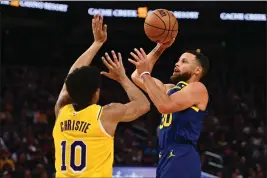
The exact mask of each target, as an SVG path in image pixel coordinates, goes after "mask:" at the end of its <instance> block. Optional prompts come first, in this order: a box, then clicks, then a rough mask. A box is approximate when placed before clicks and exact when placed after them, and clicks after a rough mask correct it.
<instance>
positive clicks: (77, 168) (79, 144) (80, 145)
mask: <svg viewBox="0 0 267 178" xmlns="http://www.w3.org/2000/svg"><path fill="white" fill-rule="evenodd" d="M66 148H67V141H62V142H61V150H62V162H61V163H62V165H61V171H62V172H64V171H66V170H67V169H68V168H67V165H69V166H68V167H69V168H70V169H71V170H72V172H73V173H78V172H82V171H84V169H85V168H86V145H85V144H84V142H83V141H74V142H73V143H71V145H70V149H69V150H68V149H66ZM77 149H80V151H81V157H80V165H77V164H76V163H75V160H76V150H77ZM66 156H69V158H68V160H69V163H66Z"/></svg>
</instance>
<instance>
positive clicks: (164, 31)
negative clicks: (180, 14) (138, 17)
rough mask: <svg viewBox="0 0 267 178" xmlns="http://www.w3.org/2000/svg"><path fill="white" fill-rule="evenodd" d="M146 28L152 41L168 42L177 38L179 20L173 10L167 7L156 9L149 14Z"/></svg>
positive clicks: (145, 24)
mask: <svg viewBox="0 0 267 178" xmlns="http://www.w3.org/2000/svg"><path fill="white" fill-rule="evenodd" d="M144 29H145V33H146V35H147V37H148V38H149V39H150V40H151V41H154V42H157V43H166V42H169V41H170V40H172V39H173V38H176V36H177V34H178V21H177V19H176V17H175V16H174V14H173V13H172V12H170V11H168V10H166V9H156V10H154V11H152V12H150V13H149V14H148V15H147V17H146V19H145V23H144Z"/></svg>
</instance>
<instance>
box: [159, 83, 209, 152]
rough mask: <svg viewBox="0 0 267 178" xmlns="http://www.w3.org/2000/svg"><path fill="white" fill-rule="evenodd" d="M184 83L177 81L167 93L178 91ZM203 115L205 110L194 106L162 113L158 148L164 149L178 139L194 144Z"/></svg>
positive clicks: (200, 127) (177, 141) (199, 130)
mask: <svg viewBox="0 0 267 178" xmlns="http://www.w3.org/2000/svg"><path fill="white" fill-rule="evenodd" d="M186 85H187V83H186V82H179V83H178V84H177V85H176V86H175V87H173V88H171V89H170V90H169V91H168V95H169V96H170V95H172V94H174V93H175V92H179V91H180V90H181V89H182V88H183V87H185V86H186ZM205 115H206V111H201V110H199V109H198V108H197V107H195V106H192V107H190V108H188V109H185V110H183V111H179V112H174V113H170V114H163V115H162V120H161V124H160V131H159V145H160V149H161V150H163V149H166V148H168V147H169V146H172V145H175V144H176V143H179V142H180V141H181V142H190V143H191V144H193V145H194V146H196V144H197V141H198V138H199V136H200V133H201V129H202V123H203V118H204V116H205Z"/></svg>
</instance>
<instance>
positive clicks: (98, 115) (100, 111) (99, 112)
mask: <svg viewBox="0 0 267 178" xmlns="http://www.w3.org/2000/svg"><path fill="white" fill-rule="evenodd" d="M102 109H103V107H102V106H100V109H99V111H98V114H97V117H96V120H98V119H100V115H101V114H102Z"/></svg>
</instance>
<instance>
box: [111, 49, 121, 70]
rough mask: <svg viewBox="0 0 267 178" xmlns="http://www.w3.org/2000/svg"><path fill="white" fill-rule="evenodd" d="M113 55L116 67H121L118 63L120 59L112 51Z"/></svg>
mask: <svg viewBox="0 0 267 178" xmlns="http://www.w3.org/2000/svg"><path fill="white" fill-rule="evenodd" d="M111 54H112V57H113V59H114V63H115V64H116V66H119V61H118V57H117V55H116V53H115V52H114V51H113V50H112V51H111Z"/></svg>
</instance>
